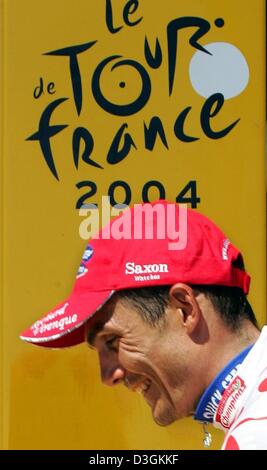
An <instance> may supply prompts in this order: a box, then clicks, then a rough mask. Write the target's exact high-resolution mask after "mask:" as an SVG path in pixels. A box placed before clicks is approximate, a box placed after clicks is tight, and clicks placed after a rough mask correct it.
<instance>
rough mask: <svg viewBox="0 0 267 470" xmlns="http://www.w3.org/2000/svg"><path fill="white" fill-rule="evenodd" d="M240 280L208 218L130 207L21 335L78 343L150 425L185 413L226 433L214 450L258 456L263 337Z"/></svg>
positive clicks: (265, 377)
mask: <svg viewBox="0 0 267 470" xmlns="http://www.w3.org/2000/svg"><path fill="white" fill-rule="evenodd" d="M178 226H179V232H176V229H175V228H177V227H178ZM174 235H176V240H178V241H176V243H174ZM249 283H250V277H249V275H248V274H247V273H246V271H245V268H244V265H243V258H242V255H241V253H240V251H239V250H238V249H237V248H236V247H235V246H234V245H232V243H231V242H230V241H229V240H228V239H227V238H226V237H225V235H224V234H223V233H222V232H221V230H220V229H219V228H218V227H216V226H215V225H214V224H213V223H212V222H211V221H210V220H209V219H207V218H206V217H204V216H203V215H201V214H199V213H197V212H196V211H193V210H187V211H185V209H184V208H181V207H180V208H179V207H178V206H176V205H174V204H171V203H168V202H166V201H159V202H157V203H153V204H152V205H151V204H143V205H141V204H139V205H137V206H135V207H134V208H132V209H128V210H126V211H125V212H123V214H122V215H121V216H120V217H118V218H117V219H114V220H113V221H112V222H111V223H110V224H109V225H108V226H107V227H105V228H104V229H103V230H102V231H101V232H100V233H99V234H98V235H97V236H96V237H94V238H93V239H92V240H91V242H90V245H88V246H87V248H86V250H85V252H84V255H83V259H82V263H81V265H80V268H79V271H78V275H77V280H76V282H75V285H74V289H73V291H72V293H71V295H70V297H69V298H68V299H67V300H66V301H65V302H63V303H61V304H60V305H58V306H57V307H56V309H55V310H53V311H52V312H49V313H48V314H47V315H46V316H45V317H44V318H43V319H41V320H39V321H37V322H36V323H35V324H34V325H33V326H32V327H31V328H30V329H29V330H27V331H25V332H24V333H23V334H22V336H21V337H22V339H24V340H26V341H30V342H32V343H35V344H39V345H42V346H47V347H66V346H71V345H75V344H78V343H80V342H82V341H87V342H88V344H89V345H90V347H92V348H94V349H95V350H96V351H97V353H98V356H99V362H100V368H101V378H102V381H103V383H104V384H106V385H110V386H114V385H118V384H123V385H125V386H126V387H128V388H129V390H132V391H138V392H140V393H142V395H143V397H144V399H145V400H146V401H147V403H148V404H149V406H150V407H151V410H152V415H153V418H154V420H155V421H156V422H157V423H158V424H159V425H163V426H165V425H168V424H170V423H172V422H173V421H175V420H177V419H180V418H183V417H186V416H189V415H194V418H195V419H197V420H199V421H202V422H203V423H208V422H212V423H213V424H214V426H216V427H218V428H222V429H224V431H226V438H225V441H224V444H223V449H267V437H266V436H267V407H266V405H267V393H266V392H267V354H266V352H267V330H266V327H265V328H263V330H262V333H260V331H259V329H258V327H257V322H256V319H255V316H254V313H253V311H252V309H251V306H250V304H249V302H248V300H247V298H246V295H247V293H248V290H249ZM209 437H210V436H208V435H207V439H206V441H208V440H209ZM207 443H208V442H207Z"/></svg>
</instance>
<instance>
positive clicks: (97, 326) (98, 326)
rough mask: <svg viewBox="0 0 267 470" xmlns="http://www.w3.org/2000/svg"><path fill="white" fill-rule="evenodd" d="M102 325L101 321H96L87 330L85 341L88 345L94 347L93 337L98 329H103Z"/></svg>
mask: <svg viewBox="0 0 267 470" xmlns="http://www.w3.org/2000/svg"><path fill="white" fill-rule="evenodd" d="M103 327H104V325H103V323H96V324H95V325H94V326H93V327H92V328H91V329H90V330H89V331H88V334H87V343H88V345H89V346H91V348H92V347H94V343H95V337H96V335H97V333H99V331H101V330H102V329H103Z"/></svg>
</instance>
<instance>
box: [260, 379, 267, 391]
mask: <svg viewBox="0 0 267 470" xmlns="http://www.w3.org/2000/svg"><path fill="white" fill-rule="evenodd" d="M258 390H259V392H267V379H264V380H263V381H262V382H261V383H260V385H259V387H258Z"/></svg>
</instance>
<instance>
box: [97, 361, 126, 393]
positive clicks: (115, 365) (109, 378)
mask: <svg viewBox="0 0 267 470" xmlns="http://www.w3.org/2000/svg"><path fill="white" fill-rule="evenodd" d="M99 363H100V369H101V380H102V383H103V384H104V385H109V386H110V387H112V386H114V385H118V384H120V383H121V382H122V381H123V380H124V377H125V369H124V368H123V367H122V366H121V365H120V363H119V362H118V361H117V360H116V361H112V360H108V359H106V358H103V357H102V358H101V357H99Z"/></svg>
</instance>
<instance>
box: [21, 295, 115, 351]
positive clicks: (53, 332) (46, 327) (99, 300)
mask: <svg viewBox="0 0 267 470" xmlns="http://www.w3.org/2000/svg"><path fill="white" fill-rule="evenodd" d="M113 293H114V291H113V290H110V291H101V292H88V293H83V294H82V293H81V292H79V293H73V294H72V295H71V296H70V297H69V299H67V300H65V302H61V303H60V304H59V305H57V306H56V308H55V309H53V310H52V311H50V312H49V313H47V314H46V315H45V316H44V317H42V318H41V319H40V320H37V321H36V322H35V323H34V324H33V325H32V326H31V327H30V328H28V329H27V330H25V331H24V332H23V333H21V335H20V338H21V339H22V340H24V341H28V342H29V343H32V344H36V345H38V346H44V347H49V348H65V347H69V346H74V345H76V344H79V343H82V342H83V341H84V340H85V338H84V324H85V322H86V321H87V320H88V319H89V318H90V317H92V316H93V315H94V314H95V313H96V312H97V311H98V310H99V309H100V308H101V307H102V306H103V305H104V304H105V303H106V302H107V301H108V300H109V299H110V297H111V296H112V294H113Z"/></svg>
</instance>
